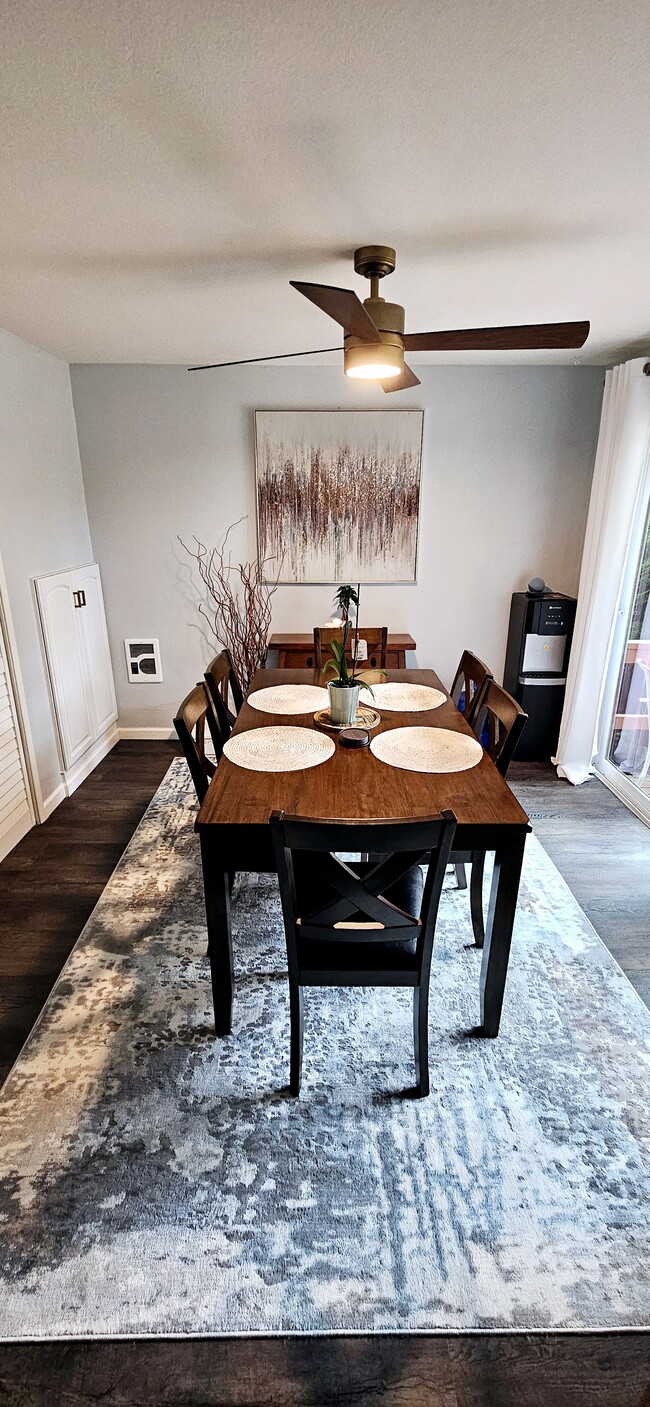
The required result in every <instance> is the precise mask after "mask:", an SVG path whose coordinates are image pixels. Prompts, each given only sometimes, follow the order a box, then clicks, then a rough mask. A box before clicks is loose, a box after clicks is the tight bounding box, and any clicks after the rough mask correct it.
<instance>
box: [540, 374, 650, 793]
mask: <svg viewBox="0 0 650 1407" xmlns="http://www.w3.org/2000/svg"><path fill="white" fill-rule="evenodd" d="M647 365H648V358H647V357H636V358H635V359H634V361H629V362H624V363H623V365H622V366H615V367H613V369H612V370H611V371H608V372H607V375H606V377H605V392H604V396H603V409H602V415H601V420H600V432H599V436H598V447H597V450H596V462H595V465H594V477H593V483H592V487H591V498H590V501H589V515H588V518H587V531H586V535H585V545H584V551H583V555H582V567H581V570H580V586H579V588H578V610H577V615H576V625H575V633H574V637H573V648H572V651H571V660H570V663H569V671H568V676H567V691H566V700H565V704H564V712H563V715H562V726H561V728H560V737H559V741H558V747H557V757H555V758H554V759H553V761H554V762H555V763H556V764H557V770H558V774H559V776H560V777H566V778H567V780H568V781H570V782H573V783H574V785H578V784H579V783H580V782H586V780H587V778H588V777H589V776H590V775H591V773H592V772H593V767H592V758H593V755H594V751H595V739H596V729H597V724H598V714H599V709H600V704H601V699H602V693H603V685H604V681H605V674H606V669H607V662H608V657H609V650H610V645H611V640H612V632H613V628H614V623H615V620H616V613H617V610H618V609H619V600H620V593H621V586H622V581H623V574H624V571H625V564H626V557H627V548H628V543H629V540H630V534H631V532H632V529H633V525H634V521H635V514H636V510H637V503H638V498H639V492H640V489H641V485H642V483H643V480H644V476H645V470H646V464H647V459H648V454H649V453H650V376H647V375H645V373H644V367H645V366H647Z"/></svg>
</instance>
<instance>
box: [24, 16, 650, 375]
mask: <svg viewBox="0 0 650 1407" xmlns="http://www.w3.org/2000/svg"><path fill="white" fill-rule="evenodd" d="M0 11H1V14H2V53H1V58H0V65H1V72H0V96H1V101H2V140H1V142H0V265H1V269H0V324H2V325H4V326H5V327H7V328H9V329H11V330H12V331H15V332H17V333H19V334H20V335H21V336H23V337H26V338H28V339H29V340H31V341H33V342H36V343H38V344H39V345H41V346H43V347H46V348H48V349H50V350H51V351H53V352H57V353H59V354H60V355H62V356H64V357H66V358H68V359H69V360H71V361H109V362H111V361H115V362H117V361H130V362H194V361H215V360H226V359H230V358H237V357H255V356H263V355H265V354H267V353H269V352H274V351H275V352H288V351H293V350H298V349H301V348H316V347H327V346H332V345H336V344H337V343H338V340H339V338H338V335H337V328H336V326H335V325H334V324H333V323H330V322H329V320H328V319H327V318H325V316H324V315H323V314H322V313H320V312H319V311H318V310H317V309H316V308H314V307H312V306H311V305H310V304H308V303H307V302H306V301H305V300H303V299H301V297H300V296H299V295H298V294H297V293H295V292H294V291H293V289H291V288H289V285H288V279H289V278H290V277H294V278H302V279H311V280H315V281H321V282H325V283H337V284H342V285H344V286H348V287H355V288H357V290H358V291H359V292H360V294H361V296H362V297H363V296H365V293H366V292H367V285H366V284H365V282H363V281H362V280H357V278H356V276H355V274H354V271H353V269H352V263H351V253H352V250H353V249H354V248H355V246H356V245H358V244H361V243H380V242H381V243H388V244H394V245H395V246H396V247H397V255H398V266H397V271H396V273H395V274H394V275H393V277H392V278H391V280H390V282H389V283H387V284H385V285H384V292H385V293H386V294H387V296H389V297H392V298H393V299H394V300H396V301H399V302H402V303H404V304H405V306H406V312H407V329H408V330H410V331H417V330H425V329H426V330H428V329H431V328H447V327H464V326H469V327H474V326H478V325H486V324H492V323H502V322H505V323H507V322H532V321H549V320H556V319H562V320H563V319H568V318H584V317H589V318H591V322H592V335H591V337H590V340H589V342H588V343H587V346H586V347H585V349H584V350H583V351H582V352H580V353H576V354H575V356H574V354H572V353H561V352H560V353H520V354H517V353H509V354H506V355H502V356H501V357H499V358H496V357H493V359H495V360H496V359H498V360H507V361H517V360H519V359H521V360H524V359H525V360H528V361H531V360H532V361H544V360H548V361H573V360H581V361H609V360H614V359H617V358H619V357H620V356H622V355H625V354H639V353H643V352H645V351H646V350H649V351H650V278H649V277H648V274H649V258H648V253H649V239H648V237H649V235H650V180H649V175H650V160H649V156H650V83H649V81H648V71H649V60H650V9H649V8H648V6H647V4H644V3H642V0H634V3H632V0H2V4H1V6H0ZM435 359H436V360H446V361H454V360H474V361H489V360H490V357H489V356H486V355H479V354H474V355H471V354H464V356H456V357H452V356H447V355H445V356H444V357H438V358H435ZM411 360H412V361H413V362H414V363H415V364H417V363H418V362H426V361H433V360H434V358H433V357H432V356H429V357H426V356H424V357H422V356H420V357H418V356H414V357H413V358H412V359H411ZM289 365H291V363H289Z"/></svg>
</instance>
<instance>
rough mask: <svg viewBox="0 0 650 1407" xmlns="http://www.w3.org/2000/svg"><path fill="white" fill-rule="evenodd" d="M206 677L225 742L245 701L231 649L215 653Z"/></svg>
mask: <svg viewBox="0 0 650 1407" xmlns="http://www.w3.org/2000/svg"><path fill="white" fill-rule="evenodd" d="M204 678H205V683H206V686H207V689H208V693H209V695H210V698H211V700H212V704H213V707H214V710H215V713H216V714H217V717H218V719H219V723H220V725H221V731H222V733H223V737H224V742H227V740H228V738H229V737H230V734H231V732H232V728H233V725H234V723H235V720H236V718H237V714H238V713H239V710H240V709H241V707H242V704H243V702H244V695H243V692H242V687H241V684H240V682H239V679H238V677H237V671H236V669H235V666H234V664H233V662H232V655H231V653H230V650H220V652H219V654H218V655H215V657H214V659H213V660H212V662H211V663H210V664H209V665H208V667H207V669H206V671H205V675H204Z"/></svg>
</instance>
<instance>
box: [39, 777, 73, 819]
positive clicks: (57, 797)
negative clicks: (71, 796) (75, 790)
mask: <svg viewBox="0 0 650 1407" xmlns="http://www.w3.org/2000/svg"><path fill="white" fill-rule="evenodd" d="M67 795H68V793H67V791H66V789H65V782H59V785H58V787H55V788H54V791H51V792H50V794H49V796H46V797H45V799H44V801H43V807H42V811H43V815H42V818H41V819H42V820H43V821H46V820H47V818H48V816H51V815H52V812H53V811H56V808H57V806H59V805H60V803H61V802H62V801H65V798H66V796H67Z"/></svg>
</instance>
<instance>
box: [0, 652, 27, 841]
mask: <svg viewBox="0 0 650 1407" xmlns="http://www.w3.org/2000/svg"><path fill="white" fill-rule="evenodd" d="M33 824H34V822H33V818H32V812H31V807H30V803H29V793H28V790H27V779H26V776H25V764H24V761H23V754H22V749H21V746H20V738H19V733H18V720H17V718H16V708H15V704H14V697H13V691H12V688H11V680H10V678H9V671H8V669H7V661H6V658H5V651H4V644H3V639H2V635H1V634H0V860H3V859H4V857H5V855H8V854H9V851H10V850H12V849H13V847H14V845H17V844H18V841H19V840H22V838H23V836H24V835H25V834H26V833H27V831H28V830H30V829H31V827H32V825H33Z"/></svg>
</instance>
